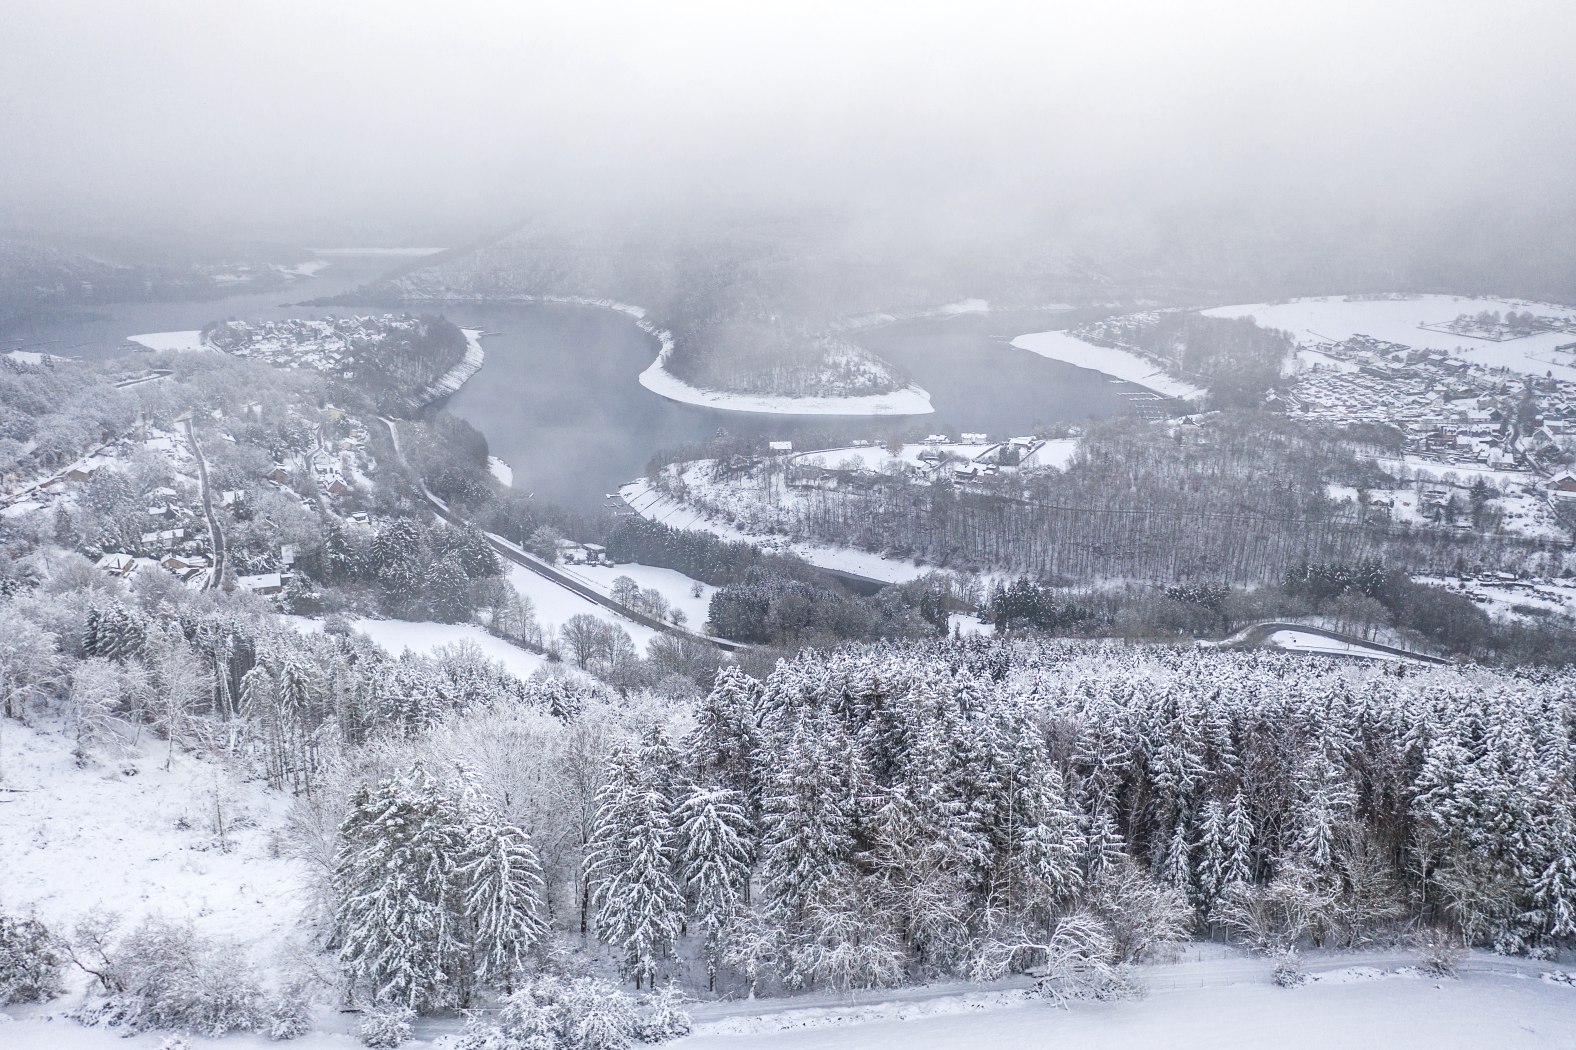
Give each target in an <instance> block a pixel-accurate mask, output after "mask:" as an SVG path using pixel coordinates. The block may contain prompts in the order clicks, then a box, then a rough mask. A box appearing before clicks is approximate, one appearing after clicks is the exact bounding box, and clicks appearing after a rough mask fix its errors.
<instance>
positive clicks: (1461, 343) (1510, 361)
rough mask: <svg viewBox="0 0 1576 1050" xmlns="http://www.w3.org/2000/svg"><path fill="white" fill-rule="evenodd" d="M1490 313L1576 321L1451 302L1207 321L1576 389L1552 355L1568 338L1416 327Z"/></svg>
mask: <svg viewBox="0 0 1576 1050" xmlns="http://www.w3.org/2000/svg"><path fill="white" fill-rule="evenodd" d="M1485 310H1487V311H1490V312H1497V313H1500V314H1505V313H1509V312H1510V311H1512V310H1514V311H1516V312H1517V313H1524V312H1528V311H1530V312H1532V313H1534V314H1539V315H1541V316H1547V317H1567V318H1568V317H1572V316H1576V311H1572V309H1571V308H1570V307H1566V306H1553V305H1550V304H1546V303H1529V302H1525V301H1522V300H1519V299H1471V298H1466V297H1462V296H1451V295H1420V296H1412V297H1408V298H1404V299H1344V298H1340V297H1332V298H1323V299H1293V300H1291V301H1289V302H1284V303H1249V304H1245V305H1240V306H1217V307H1215V308H1213V309H1209V310H1204V311H1202V312H1203V314H1204V315H1205V316H1207V317H1252V318H1253V319H1254V320H1255V321H1257V322H1258V323H1259V324H1261V325H1263V326H1265V327H1267V328H1279V329H1282V330H1283V331H1287V332H1290V333H1291V334H1292V335H1293V336H1294V337H1296V339H1297V341H1298V342H1299V343H1309V344H1312V343H1338V342H1341V341H1343V340H1346V339H1350V338H1351V337H1352V336H1354V335H1367V336H1372V337H1373V338H1375V339H1383V340H1385V341H1387V342H1392V343H1404V344H1406V345H1407V346H1411V347H1415V348H1417V349H1427V350H1444V351H1449V352H1450V353H1451V354H1453V355H1454V356H1457V357H1461V358H1464V359H1465V360H1468V361H1472V362H1475V363H1477V364H1482V365H1486V366H1489V367H1503V368H1509V369H1512V370H1514V371H1517V372H1524V373H1528V374H1532V375H1540V376H1541V375H1543V374H1544V373H1546V372H1549V371H1552V372H1553V373H1554V375H1555V377H1556V378H1559V379H1565V380H1570V381H1572V382H1576V355H1572V354H1570V353H1569V352H1556V351H1555V350H1554V347H1556V346H1560V345H1563V344H1566V343H1570V342H1576V335H1572V334H1571V333H1569V332H1540V333H1538V334H1537V335H1530V336H1527V337H1526V338H1525V339H1511V340H1507V341H1505V342H1501V343H1495V342H1489V341H1487V340H1482V339H1473V338H1471V337H1469V336H1465V335H1458V334H1456V333H1453V332H1438V331H1431V330H1429V329H1425V328H1420V327H1418V326H1419V325H1422V324H1444V323H1447V322H1449V321H1454V320H1455V319H1456V318H1457V317H1458V316H1460V315H1461V314H1478V313H1481V312H1483V311H1485Z"/></svg>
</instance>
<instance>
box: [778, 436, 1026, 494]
mask: <svg viewBox="0 0 1576 1050" xmlns="http://www.w3.org/2000/svg"><path fill="white" fill-rule="evenodd" d="M871 447H873V443H872V442H869V441H855V442H854V443H853V445H852V446H851V449H850V451H852V450H854V449H868V448H871ZM1044 447H1045V442H1044V441H1043V440H1041V439H1040V438H1037V437H1033V436H1028V437H1015V438H1008V439H1007V440H1005V441H995V442H993V441H991V440H990V439H989V437H988V436H987V435H986V434H984V433H964V434H963V435H961V440H957V441H954V440H953V439H952V438H951V437H949V436H948V435H946V434H930V435H928V436H926V438H925V440H924V442H923V443H922V447H921V448H920V449H919V452H918V453H917V454H913V455H912V456H911V457H910V456H908V455H905V456H903V457H899V458H901V459H903V460H904V462H905V463H906V464H907V465H906V468H905V470H906V472H907V473H908V474H909V475H910V476H911V477H913V478H916V479H917V480H923V481H936V480H940V479H942V478H943V477H945V478H949V479H950V480H952V481H954V482H958V483H961V484H980V483H984V482H987V481H989V480H991V479H994V478H999V477H1003V476H1005V475H1010V474H1013V473H1015V472H1017V471H1020V470H1029V469H1033V468H1035V467H1038V466H1041V465H1042V464H1041V463H1040V460H1039V453H1040V450H1041V449H1043V448H1044ZM911 448H912V446H908V447H907V449H911ZM907 449H906V450H905V451H907ZM838 452H839V450H838V449H829V450H823V451H818V452H815V453H807V454H806V455H807V456H809V457H811V458H810V459H808V460H807V461H806V462H805V463H804V467H805V468H807V469H802V470H800V471H799V472H798V473H797V477H796V478H795V483H796V484H799V485H808V486H812V487H816V488H849V487H853V488H859V487H862V486H868V485H871V484H874V483H875V482H876V480H877V479H878V478H879V477H880V476H881V472H880V471H878V470H876V469H874V468H873V467H872V466H871V460H869V459H868V458H867V457H847V458H846V459H845V460H844V461H842V462H839V457H838ZM855 458H858V459H859V460H860V462H861V464H862V465H860V466H857V467H851V463H850V461H851V460H853V459H855ZM916 461H917V463H916ZM826 463H834V464H838V465H836V466H832V467H827V466H825V465H824V464H826Z"/></svg>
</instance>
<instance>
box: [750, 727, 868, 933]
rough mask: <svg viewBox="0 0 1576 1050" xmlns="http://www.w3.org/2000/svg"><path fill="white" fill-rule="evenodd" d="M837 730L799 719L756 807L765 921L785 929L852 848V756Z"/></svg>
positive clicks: (844, 861) (843, 863) (798, 917)
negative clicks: (760, 812) (759, 806)
mask: <svg viewBox="0 0 1576 1050" xmlns="http://www.w3.org/2000/svg"><path fill="white" fill-rule="evenodd" d="M851 750H852V749H851V745H850V742H849V740H848V738H847V735H846V734H845V733H844V731H843V728H842V726H841V725H839V724H838V723H837V722H836V721H835V720H834V719H832V718H830V717H829V716H824V715H810V714H807V715H804V716H802V717H801V718H800V719H799V720H798V722H797V723H796V724H795V726H794V728H793V732H792V735H791V736H790V737H789V740H788V744H787V747H786V753H785V754H783V755H781V756H780V758H779V762H780V763H781V764H780V765H779V766H778V768H777V769H776V770H775V771H774V772H773V774H772V777H771V779H770V781H769V783H768V784H767V786H766V794H765V797H764V799H763V800H762V808H763V811H764V812H763V816H762V841H761V864H762V871H761V880H762V883H763V892H764V894H765V897H766V900H765V910H766V915H767V916H768V917H769V918H771V919H772V920H773V921H775V922H777V923H778V924H780V925H782V926H784V927H786V928H792V927H793V926H794V925H795V924H797V923H798V922H799V921H800V920H801V919H802V918H803V917H804V913H805V909H806V907H807V906H808V904H809V902H810V900H811V898H812V897H813V896H814V895H815V892H816V890H817V889H818V888H819V887H820V885H821V884H822V883H823V882H826V881H828V880H831V879H834V878H836V877H838V876H839V875H840V874H841V873H842V871H843V869H844V868H845V867H846V866H847V865H848V863H849V860H850V857H851V855H852V852H853V848H854V819H853V818H854V797H853V796H854V787H855V786H854V784H853V783H851V782H850V781H851V774H852V773H853V772H854V769H853V756H852V754H851Z"/></svg>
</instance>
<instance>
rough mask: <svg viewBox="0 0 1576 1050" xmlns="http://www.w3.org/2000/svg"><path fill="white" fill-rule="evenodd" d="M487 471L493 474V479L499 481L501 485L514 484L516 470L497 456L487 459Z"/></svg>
mask: <svg viewBox="0 0 1576 1050" xmlns="http://www.w3.org/2000/svg"><path fill="white" fill-rule="evenodd" d="M487 469H488V470H489V471H491V472H492V476H493V477H495V478H497V479H498V483H499V484H500V485H513V484H514V468H513V467H511V466H509V464H507V463H505V462H504V461H503V460H501V459H499V458H498V457H497V456H488V457H487Z"/></svg>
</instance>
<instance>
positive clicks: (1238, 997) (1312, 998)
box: [0, 953, 1576, 1050]
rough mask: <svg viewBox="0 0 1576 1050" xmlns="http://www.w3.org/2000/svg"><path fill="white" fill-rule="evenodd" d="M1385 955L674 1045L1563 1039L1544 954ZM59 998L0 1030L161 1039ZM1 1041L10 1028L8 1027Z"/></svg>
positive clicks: (1570, 1018)
mask: <svg viewBox="0 0 1576 1050" xmlns="http://www.w3.org/2000/svg"><path fill="white" fill-rule="evenodd" d="M1407 962H1409V960H1403V959H1397V958H1394V957H1392V956H1390V955H1388V954H1386V955H1378V956H1366V955H1355V956H1343V957H1332V958H1328V959H1324V960H1321V961H1318V962H1313V963H1310V964H1308V965H1307V967H1306V969H1307V970H1308V971H1309V972H1310V974H1311V975H1312V976H1313V978H1314V979H1313V980H1311V981H1309V982H1308V983H1306V984H1304V985H1302V986H1301V987H1298V988H1278V987H1276V986H1275V985H1274V984H1273V983H1271V981H1270V975H1269V971H1270V964H1269V963H1268V961H1266V960H1264V959H1250V958H1245V957H1242V956H1240V955H1237V954H1235V953H1221V954H1220V956H1219V957H1214V958H1209V959H1205V960H1203V961H1201V962H1188V963H1183V964H1180V965H1176V966H1165V967H1140V968H1139V969H1138V970H1137V976H1138V978H1139V980H1140V982H1141V983H1144V984H1146V985H1147V986H1148V987H1149V988H1150V993H1149V994H1148V995H1147V996H1146V997H1144V998H1141V999H1138V1000H1132V1001H1125V1002H1115V1003H1073V1004H1071V1005H1070V1007H1069V1008H1068V1009H1066V1010H1059V1009H1056V1008H1055V1007H1053V1006H1050V1005H1048V1004H1047V1003H1045V1002H1044V1001H1041V1000H1037V999H1033V998H1030V997H1028V996H1027V995H1026V994H1025V992H1024V990H1023V988H1022V983H1021V982H1009V983H1004V984H1003V985H1000V986H997V987H994V988H979V987H974V988H970V987H969V986H964V985H956V984H948V985H940V986H935V987H913V988H901V989H894V990H889V991H880V992H863V993H855V994H854V995H850V996H839V995H834V994H827V993H818V994H814V995H804V996H798V997H795V998H793V999H758V1000H740V1001H737V1002H731V1003H696V1004H692V1006H691V1008H690V1009H691V1013H692V1015H693V1017H694V1024H695V1030H694V1033H693V1034H692V1035H690V1036H688V1037H686V1038H684V1039H681V1040H678V1041H676V1042H672V1043H668V1044H665V1045H667V1046H670V1047H673V1048H674V1050H888V1048H892V1050H987V1048H989V1050H1009V1048H1010V1050H1039V1048H1045V1050H1052V1048H1058V1050H1059V1048H1063V1047H1077V1048H1078V1050H1106V1048H1109V1050H1131V1048H1134V1047H1165V1048H1167V1050H1237V1048H1245V1047H1260V1046H1273V1047H1275V1048H1276V1050H1343V1048H1347V1047H1385V1048H1387V1050H1487V1048H1494V1050H1501V1048H1504V1050H1552V1048H1556V1047H1559V1048H1564V1047H1571V1046H1572V1045H1576V1044H1573V1041H1572V1038H1571V1035H1570V1033H1571V1032H1572V1030H1573V1028H1576V987H1573V986H1572V985H1570V984H1567V983H1564V982H1563V981H1561V980H1558V979H1553V976H1552V975H1554V974H1557V973H1558V972H1559V971H1555V970H1551V968H1550V967H1549V966H1548V965H1547V964H1537V963H1530V962H1526V961H1523V960H1512V959H1497V958H1494V957H1491V956H1484V955H1482V954H1481V953H1477V954H1474V955H1473V956H1472V958H1470V959H1469V960H1467V962H1466V963H1465V964H1463V967H1462V976H1461V977H1460V978H1459V979H1451V978H1433V977H1426V976H1424V975H1423V974H1421V973H1420V972H1419V971H1418V970H1416V969H1415V967H1412V966H1409V965H1407ZM60 1008H61V1006H60V1004H58V1003H57V1004H53V1005H51V1006H49V1007H42V1008H41V1007H21V1008H13V1013H15V1014H16V1015H17V1018H18V1019H17V1020H15V1021H13V1022H11V1023H9V1024H0V1045H5V1046H7V1047H9V1046H13V1045H14V1046H17V1047H33V1046H48V1047H50V1048H51V1050H113V1048H129V1050H155V1048H157V1047H159V1046H160V1045H161V1043H163V1041H164V1040H165V1039H166V1038H167V1036H164V1035H157V1034H156V1035H144V1036H136V1037H132V1038H130V1039H127V1038H123V1037H121V1036H120V1035H119V1034H117V1033H116V1032H113V1031H104V1030H101V1029H86V1028H80V1027H78V1026H76V1025H75V1024H72V1023H71V1022H69V1021H64V1020H54V1021H49V1020H45V1019H44V1018H45V1017H47V1015H48V1013H49V1012H50V1011H52V1010H58V1009H60ZM319 1020H320V1022H322V1023H323V1024H324V1025H325V1027H327V1028H329V1029H331V1031H329V1032H314V1033H313V1034H311V1035H308V1036H306V1037H304V1038H303V1039H301V1040H299V1041H296V1042H293V1043H291V1044H290V1045H291V1046H296V1047H301V1048H303V1050H323V1048H328V1047H334V1048H347V1050H348V1048H350V1047H353V1046H355V1045H357V1044H356V1042H355V1041H354V1039H353V1038H352V1037H351V1036H349V1035H348V1034H343V1033H345V1032H346V1031H347V1030H348V1029H350V1028H351V1026H352V1024H353V1020H354V1019H353V1018H349V1017H345V1016H336V1015H332V1014H327V1013H325V1012H320V1013H319ZM416 1027H417V1038H416V1039H415V1040H414V1041H413V1042H411V1043H407V1044H406V1045H407V1046H410V1047H412V1048H422V1047H430V1048H432V1050H446V1048H449V1047H452V1046H453V1045H454V1043H455V1034H454V1033H455V1029H456V1028H457V1027H458V1022H456V1021H451V1020H446V1019H438V1020H433V1021H424V1022H418V1024H417V1026H416ZM8 1040H10V1041H8ZM191 1045H192V1046H193V1047H194V1048H200V1050H262V1048H263V1047H272V1046H277V1045H278V1044H277V1043H269V1042H267V1040H266V1039H265V1038H264V1037H263V1036H260V1035H254V1034H244V1033H237V1034H232V1035H229V1036H225V1037H224V1038H222V1039H213V1040H210V1039H204V1038H201V1037H197V1038H193V1039H192V1040H191Z"/></svg>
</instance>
